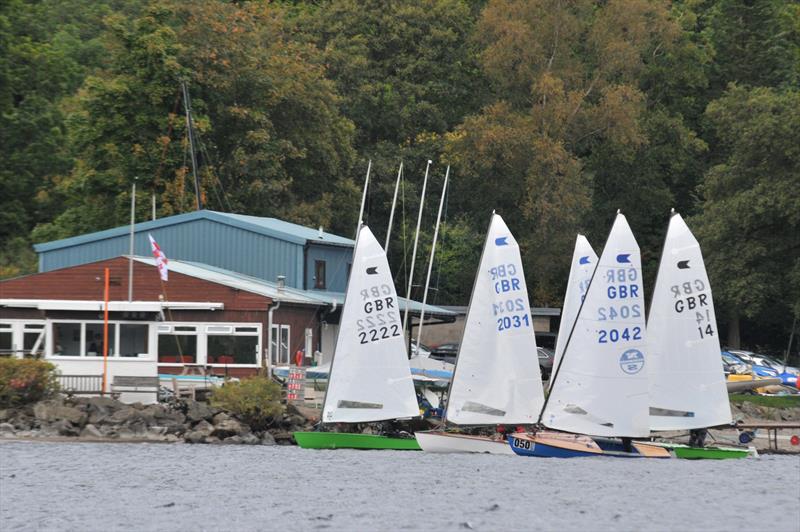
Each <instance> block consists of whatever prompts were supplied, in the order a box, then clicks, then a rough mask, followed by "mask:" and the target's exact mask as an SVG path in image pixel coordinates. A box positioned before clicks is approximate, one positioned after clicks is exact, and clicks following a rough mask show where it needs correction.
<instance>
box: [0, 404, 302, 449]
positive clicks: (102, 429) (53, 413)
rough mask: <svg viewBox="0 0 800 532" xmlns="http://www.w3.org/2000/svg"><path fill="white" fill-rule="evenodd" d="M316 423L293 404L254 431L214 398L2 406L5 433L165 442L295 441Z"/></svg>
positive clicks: (21, 436)
mask: <svg viewBox="0 0 800 532" xmlns="http://www.w3.org/2000/svg"><path fill="white" fill-rule="evenodd" d="M311 425H312V423H311V422H310V421H309V420H308V419H306V418H305V417H304V416H303V415H302V414H301V413H300V411H299V410H297V409H296V408H294V407H292V406H291V405H289V406H288V407H287V408H286V410H285V412H284V413H283V414H282V415H281V417H280V419H276V420H274V422H273V425H272V426H271V427H270V428H268V429H267V430H265V431H253V430H252V429H251V428H250V427H249V426H248V425H247V424H246V423H244V422H242V421H241V420H239V419H237V418H236V417H235V416H233V415H232V414H230V413H228V412H225V411H223V410H221V409H218V408H214V407H212V406H211V405H209V404H208V403H204V402H199V401H193V400H176V401H173V402H170V403H159V404H150V405H143V404H141V403H133V404H126V403H122V402H120V401H117V400H115V399H111V398H108V397H91V398H83V397H77V398H76V397H68V398H56V399H50V400H46V401H40V402H38V403H35V404H32V405H26V406H22V407H18V408H9V409H4V410H0V438H13V439H58V440H63V439H78V440H84V441H125V442H165V443H216V444H244V445H293V444H294V440H293V439H292V432H294V431H297V430H308V429H309V428H310V427H311Z"/></svg>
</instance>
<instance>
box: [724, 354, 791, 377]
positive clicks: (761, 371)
mask: <svg viewBox="0 0 800 532" xmlns="http://www.w3.org/2000/svg"><path fill="white" fill-rule="evenodd" d="M747 353H748V352H747V351H739V350H733V351H731V350H728V351H722V358H723V360H725V359H726V358H727V359H729V360H732V361H733V363H734V364H736V363H738V364H746V365H747V366H749V367H750V370H751V371H752V372H753V375H755V376H756V377H779V375H778V372H777V371H775V370H774V369H772V368H771V367H769V366H762V365H761V364H758V363H757V362H756V361H755V360H754V359H752V358H751V357H750V356H749V355H748V354H747ZM731 357H732V359H731Z"/></svg>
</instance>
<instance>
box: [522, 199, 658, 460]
mask: <svg viewBox="0 0 800 532" xmlns="http://www.w3.org/2000/svg"><path fill="white" fill-rule="evenodd" d="M644 310H645V309H644V298H643V293H642V267H641V259H640V254H639V246H638V245H637V243H636V239H635V238H634V236H633V233H632V232H631V229H630V226H629V225H628V222H627V220H626V219H625V216H624V215H622V214H619V213H618V214H617V218H616V220H615V221H614V225H613V226H612V228H611V232H610V233H609V236H608V240H607V241H606V245H605V248H604V249H603V253H602V255H601V257H600V259H599V261H598V264H597V268H596V269H595V271H594V274H593V275H592V279H591V282H590V283H589V287H588V289H587V291H586V295H585V298H584V300H583V302H582V304H581V306H580V309H579V311H578V314H577V318H576V320H575V322H574V323H573V324H572V331H571V333H570V334H569V336H568V339H567V342H566V344H565V346H564V351H563V355H562V357H561V360H560V361H559V365H558V367H557V368H556V369H555V371H554V374H553V379H552V380H553V383H552V385H551V391H550V395H549V396H548V398H547V400H546V401H545V405H544V408H543V410H542V412H541V414H540V416H539V422H540V424H541V425H543V426H545V427H547V428H549V429H554V431H546V430H542V431H536V432H534V433H532V434H525V435H522V434H513V435H510V436H509V437H508V441H509V444H510V446H511V448H512V450H513V451H514V452H515V453H517V454H519V455H523V456H540V457H562V458H568V457H580V456H620V457H622V456H624V457H663V458H669V457H670V454H669V452H668V451H666V450H665V449H662V448H659V447H655V446H651V445H649V444H645V443H641V442H632V441H631V440H630V439H631V438H643V437H646V436H648V435H649V433H650V430H649V424H648V406H649V402H648V395H647V394H648V377H647V368H646V367H645V366H646V364H647V357H646V349H645V314H644ZM563 325H564V326H569V324H563ZM556 431H561V432H556ZM565 433H571V434H565ZM590 436H591V437H590ZM614 438H622V440H621V441H620V440H616V439H614Z"/></svg>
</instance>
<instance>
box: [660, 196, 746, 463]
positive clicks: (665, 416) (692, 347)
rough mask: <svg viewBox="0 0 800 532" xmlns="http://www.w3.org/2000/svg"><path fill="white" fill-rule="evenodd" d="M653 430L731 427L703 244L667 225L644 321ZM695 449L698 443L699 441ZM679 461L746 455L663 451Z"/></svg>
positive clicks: (685, 448)
mask: <svg viewBox="0 0 800 532" xmlns="http://www.w3.org/2000/svg"><path fill="white" fill-rule="evenodd" d="M647 338H648V343H649V361H648V362H649V364H648V371H649V375H650V381H649V383H650V384H649V391H650V393H649V396H650V416H649V420H650V430H652V431H667V430H669V431H673V430H696V429H705V428H707V427H713V426H717V425H729V424H730V423H731V421H732V417H731V408H730V402H729V400H728V390H727V386H726V382H725V373H724V370H723V368H722V360H721V359H720V345H719V336H718V330H717V320H716V315H715V313H714V300H713V298H712V296H711V285H710V283H709V281H708V274H707V273H706V267H705V263H704V262H703V254H702V252H701V250H700V244H699V243H698V242H697V239H695V237H694V235H693V234H692V232H691V230H690V229H689V227H688V226H687V225H686V222H685V221H684V220H683V218H682V217H681V215H680V214H677V213H675V212H674V211H673V213H672V216H671V217H670V221H669V227H668V229H667V236H666V238H665V240H664V249H663V251H662V254H661V263H660V264H659V267H658V276H657V277H656V283H655V287H654V288H653V299H652V301H651V305H650V312H649V314H648V318H647ZM693 443H699V439H697V441H695V442H693ZM662 445H663V446H664V447H665V448H668V449H669V450H670V451H672V452H673V453H674V454H675V456H677V457H678V458H714V459H720V458H744V457H746V456H748V454H750V451H749V450H748V449H741V448H734V447H716V446H711V447H705V446H703V445H694V446H691V445H681V444H662Z"/></svg>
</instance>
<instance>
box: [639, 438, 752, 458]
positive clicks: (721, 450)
mask: <svg viewBox="0 0 800 532" xmlns="http://www.w3.org/2000/svg"><path fill="white" fill-rule="evenodd" d="M652 445H654V446H658V447H663V448H664V449H667V450H668V451H670V452H671V453H672V454H674V455H675V458H683V459H686V460H726V459H734V458H747V457H748V456H751V455H754V451H753V450H750V449H743V448H737V447H689V446H688V445H683V444H680V443H661V442H654V443H653V444H652Z"/></svg>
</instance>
